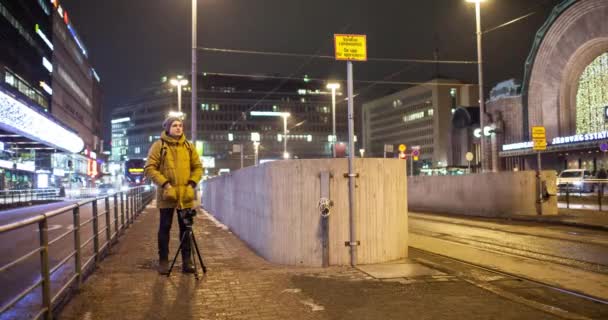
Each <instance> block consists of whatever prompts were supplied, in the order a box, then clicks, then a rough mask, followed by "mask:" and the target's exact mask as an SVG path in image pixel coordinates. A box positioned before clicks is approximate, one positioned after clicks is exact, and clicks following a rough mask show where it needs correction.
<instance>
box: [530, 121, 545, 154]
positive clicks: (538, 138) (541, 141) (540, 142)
mask: <svg viewBox="0 0 608 320" xmlns="http://www.w3.org/2000/svg"><path fill="white" fill-rule="evenodd" d="M532 142H533V144H534V145H533V149H534V150H547V136H546V130H545V127H542V126H536V127H532Z"/></svg>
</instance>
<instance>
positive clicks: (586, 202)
mask: <svg viewBox="0 0 608 320" xmlns="http://www.w3.org/2000/svg"><path fill="white" fill-rule="evenodd" d="M606 184H608V179H586V180H582V181H578V182H568V183H561V184H559V185H558V192H559V193H558V196H559V197H558V200H559V201H560V202H565V204H566V208H567V209H572V208H571V207H572V205H577V207H579V209H588V210H598V211H602V206H605V204H606V202H608V201H606V194H605V193H606V191H608V187H607V186H606ZM596 205H597V207H596Z"/></svg>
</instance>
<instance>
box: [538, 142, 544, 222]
mask: <svg viewBox="0 0 608 320" xmlns="http://www.w3.org/2000/svg"><path fill="white" fill-rule="evenodd" d="M536 162H537V167H538V171H537V172H536V180H537V183H538V214H539V215H542V214H543V210H542V205H543V184H542V181H541V178H540V173H541V170H542V169H541V162H540V151H538V152H537V153H536Z"/></svg>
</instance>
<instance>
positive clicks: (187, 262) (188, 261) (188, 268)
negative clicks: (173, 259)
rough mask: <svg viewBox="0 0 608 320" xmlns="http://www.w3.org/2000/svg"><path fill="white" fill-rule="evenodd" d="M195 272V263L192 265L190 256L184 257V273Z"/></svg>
mask: <svg viewBox="0 0 608 320" xmlns="http://www.w3.org/2000/svg"><path fill="white" fill-rule="evenodd" d="M195 271H196V269H194V263H192V259H191V258H190V256H185V257H182V272H183V273H194V272H195Z"/></svg>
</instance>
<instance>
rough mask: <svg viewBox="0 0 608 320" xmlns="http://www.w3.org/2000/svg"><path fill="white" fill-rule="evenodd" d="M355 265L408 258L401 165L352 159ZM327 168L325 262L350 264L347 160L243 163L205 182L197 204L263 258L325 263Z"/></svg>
mask: <svg viewBox="0 0 608 320" xmlns="http://www.w3.org/2000/svg"><path fill="white" fill-rule="evenodd" d="M355 168H356V170H355V171H356V172H357V173H358V174H359V177H358V178H357V183H356V186H357V187H356V189H355V207H356V215H357V227H356V230H357V231H356V232H357V240H359V241H360V242H361V245H360V246H359V247H358V263H361V264H366V263H378V262H385V261H391V260H396V259H401V258H405V257H407V233H408V231H407V190H406V186H407V185H406V180H405V178H404V177H405V166H404V162H403V161H400V160H396V159H356V160H355ZM322 171H328V172H330V173H332V175H333V177H332V178H331V179H330V183H329V189H330V193H331V195H330V198H331V199H332V200H333V202H334V207H333V208H332V210H331V214H330V216H329V263H330V265H347V264H349V263H350V254H349V247H348V246H345V242H347V241H349V240H350V237H349V234H350V232H349V211H348V178H345V177H344V176H343V175H344V173H347V172H348V163H347V159H322V160H290V161H276V162H270V163H265V164H262V165H259V166H257V167H247V168H244V169H241V170H238V171H235V172H233V173H231V174H228V175H224V176H220V177H216V178H213V179H210V180H208V181H205V182H204V183H203V197H202V206H203V207H204V208H205V209H206V210H207V211H208V212H210V213H211V214H212V215H214V216H215V217H216V218H217V219H218V220H220V221H221V222H222V223H224V224H226V225H227V226H228V227H229V228H230V229H231V231H232V232H233V233H235V234H236V235H237V236H238V237H239V238H241V239H242V240H243V241H245V242H246V243H247V244H248V245H249V246H250V247H251V248H253V249H254V250H255V251H256V252H257V253H258V254H260V255H261V256H262V257H264V258H265V259H267V260H268V261H271V262H274V263H279V264H287V265H304V266H321V265H322V246H321V219H322V218H321V215H320V213H319V210H318V202H319V198H320V177H319V175H320V173H321V172H322Z"/></svg>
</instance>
